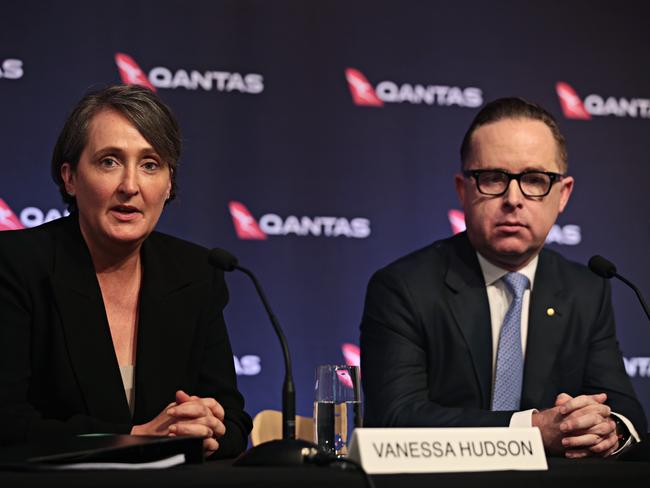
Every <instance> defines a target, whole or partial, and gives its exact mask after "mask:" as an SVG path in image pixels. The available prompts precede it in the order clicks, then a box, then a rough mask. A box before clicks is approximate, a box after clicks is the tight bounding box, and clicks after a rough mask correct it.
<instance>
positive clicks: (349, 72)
mask: <svg viewBox="0 0 650 488" xmlns="http://www.w3.org/2000/svg"><path fill="white" fill-rule="evenodd" d="M345 79H346V80H347V82H348V87H349V88H350V94H351V95H352V101H353V102H354V104H355V105H359V106H364V107H383V106H384V104H385V103H411V104H414V105H422V104H424V105H430V106H440V107H449V106H454V105H455V106H458V107H467V108H476V107H480V106H481V105H482V104H483V92H482V90H481V89H480V88H476V87H465V88H461V87H458V86H449V85H438V84H436V85H431V84H420V83H397V82H394V81H381V82H379V83H378V84H377V86H375V87H373V86H372V85H371V84H370V82H369V81H368V79H367V78H366V77H365V76H364V74H363V73H361V71H359V70H358V69H355V68H347V69H346V70H345Z"/></svg>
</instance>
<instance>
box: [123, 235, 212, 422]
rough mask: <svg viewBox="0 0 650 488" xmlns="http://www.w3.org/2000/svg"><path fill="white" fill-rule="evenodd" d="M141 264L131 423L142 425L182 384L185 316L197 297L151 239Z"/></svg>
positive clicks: (188, 333)
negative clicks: (141, 278)
mask: <svg viewBox="0 0 650 488" xmlns="http://www.w3.org/2000/svg"><path fill="white" fill-rule="evenodd" d="M142 259H143V281H142V288H141V292H140V315H139V321H138V342H137V352H136V372H135V388H136V389H135V395H136V396H135V412H134V419H136V420H141V421H144V420H150V417H151V416H153V415H157V414H158V413H159V412H160V409H161V408H163V407H164V406H165V405H167V404H168V403H170V402H173V401H174V393H175V391H176V390H177V389H179V388H180V387H181V385H182V384H183V378H184V374H185V370H186V366H187V364H188V361H189V357H190V354H191V349H192V342H193V340H194V339H195V338H194V328H195V323H196V321H195V320H190V317H188V311H195V307H198V306H199V305H198V300H199V297H196V296H195V294H193V293H192V287H191V286H190V285H191V283H192V281H193V279H195V278H194V277H193V276H191V274H190V272H188V271H186V270H184V269H182V267H181V266H180V265H179V264H178V256H175V255H174V253H173V252H172V251H170V250H169V249H168V248H166V247H165V243H164V242H161V240H160V239H158V238H157V235H156V234H154V235H152V236H150V237H149V238H148V239H147V240H146V241H145V242H144V244H143V248H142ZM205 265H206V268H207V267H208V262H207V258H206V263H205Z"/></svg>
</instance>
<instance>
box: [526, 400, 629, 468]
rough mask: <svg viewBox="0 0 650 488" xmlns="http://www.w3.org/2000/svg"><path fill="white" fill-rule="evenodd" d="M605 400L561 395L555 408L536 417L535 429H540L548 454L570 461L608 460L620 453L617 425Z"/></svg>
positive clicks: (534, 415) (536, 414)
mask: <svg viewBox="0 0 650 488" xmlns="http://www.w3.org/2000/svg"><path fill="white" fill-rule="evenodd" d="M605 400H607V395H606V394H604V393H600V394H597V395H580V396H578V397H576V398H572V397H571V396H570V395H567V394H566V393H561V394H560V395H558V397H557V398H556V400H555V406H554V407H553V408H550V409H548V410H543V411H541V412H538V413H534V414H533V426H535V427H539V429H540V432H541V433H542V440H543V442H544V447H545V448H546V449H547V451H548V452H550V453H551V454H564V455H565V456H566V457H569V458H579V457H586V456H602V457H606V456H609V455H610V454H611V453H612V452H614V451H616V449H618V437H617V436H616V424H615V423H614V422H613V421H612V419H611V418H610V413H611V411H610V409H609V407H608V406H607V405H604V402H605Z"/></svg>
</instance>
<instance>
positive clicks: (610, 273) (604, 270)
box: [588, 255, 650, 320]
mask: <svg viewBox="0 0 650 488" xmlns="http://www.w3.org/2000/svg"><path fill="white" fill-rule="evenodd" d="M588 266H589V269H590V270H591V271H593V272H594V273H596V274H597V275H598V276H601V277H603V278H606V279H610V278H618V279H619V280H621V281H622V282H623V283H625V284H626V285H627V286H629V287H630V288H632V289H633V290H634V293H636V296H637V298H638V299H639V302H641V306H642V307H643V311H644V312H645V314H646V315H647V317H648V320H650V310H648V305H647V304H646V303H645V300H644V299H643V296H642V295H641V291H640V290H639V289H638V288H637V287H636V286H635V285H634V283H632V282H631V281H628V280H627V279H625V278H624V277H623V276H621V275H620V274H618V273H617V272H616V266H614V263H612V262H611V261H609V260H607V259H605V258H604V257H602V256H598V255H596V256H592V257H591V259H590V260H589V264H588Z"/></svg>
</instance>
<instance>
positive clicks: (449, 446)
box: [349, 427, 548, 474]
mask: <svg viewBox="0 0 650 488" xmlns="http://www.w3.org/2000/svg"><path fill="white" fill-rule="evenodd" d="M349 457H350V459H352V460H354V461H356V462H358V463H360V464H361V465H362V466H363V469H365V470H366V472H367V473H369V474H389V473H452V472H463V471H500V470H510V469H512V470H520V471H531V470H541V471H545V470H547V469H548V465H547V464H546V455H545V454H544V445H543V443H542V436H541V434H540V432H539V429H537V428H536V427H530V428H509V427H480V428H423V429H412V428H409V429H403V428H382V429H375V428H362V429H355V430H354V432H353V434H352V441H351V444H350V454H349Z"/></svg>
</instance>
